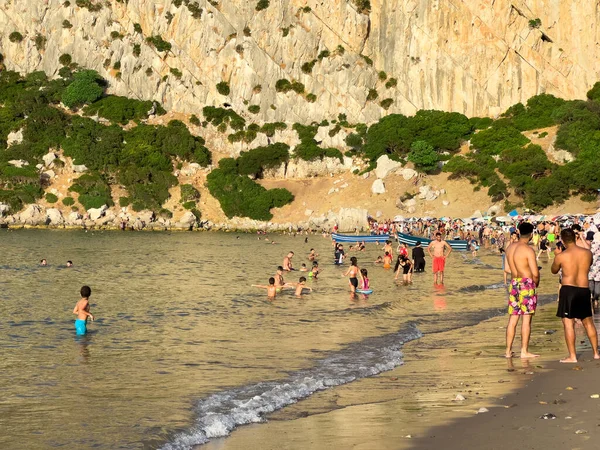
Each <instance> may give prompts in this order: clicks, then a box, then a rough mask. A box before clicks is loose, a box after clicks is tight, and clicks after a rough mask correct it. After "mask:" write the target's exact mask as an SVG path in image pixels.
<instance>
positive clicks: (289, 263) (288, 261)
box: [282, 252, 294, 272]
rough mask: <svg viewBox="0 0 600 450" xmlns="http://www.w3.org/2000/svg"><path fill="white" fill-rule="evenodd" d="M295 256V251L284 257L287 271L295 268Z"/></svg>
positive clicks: (284, 267) (284, 265) (284, 268)
mask: <svg viewBox="0 0 600 450" xmlns="http://www.w3.org/2000/svg"><path fill="white" fill-rule="evenodd" d="M293 257H294V252H289V253H288V254H287V255H286V257H285V258H283V266H282V267H283V270H285V271H286V272H291V271H292V270H294V268H293V267H292V258H293Z"/></svg>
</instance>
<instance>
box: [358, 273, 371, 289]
mask: <svg viewBox="0 0 600 450" xmlns="http://www.w3.org/2000/svg"><path fill="white" fill-rule="evenodd" d="M360 274H361V275H362V281H361V283H360V284H359V289H361V290H363V291H368V290H369V289H371V284H370V283H369V278H368V275H369V273H368V272H367V269H360Z"/></svg>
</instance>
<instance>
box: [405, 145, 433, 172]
mask: <svg viewBox="0 0 600 450" xmlns="http://www.w3.org/2000/svg"><path fill="white" fill-rule="evenodd" d="M408 160H409V161H410V162H412V163H413V164H414V165H415V168H416V169H417V170H419V171H422V172H431V171H433V170H435V169H436V168H437V163H438V161H439V155H438V153H437V152H436V151H435V149H434V148H433V146H432V145H430V144H429V143H427V142H425V141H415V142H413V143H412V144H411V146H410V152H409V154H408Z"/></svg>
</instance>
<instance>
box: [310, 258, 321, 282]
mask: <svg viewBox="0 0 600 450" xmlns="http://www.w3.org/2000/svg"><path fill="white" fill-rule="evenodd" d="M320 273H321V269H319V263H318V262H317V261H313V265H312V269H311V271H310V272H308V276H309V277H310V278H314V279H315V280H316V279H317V277H318V276H319V274H320Z"/></svg>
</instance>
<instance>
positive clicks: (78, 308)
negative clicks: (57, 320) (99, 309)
mask: <svg viewBox="0 0 600 450" xmlns="http://www.w3.org/2000/svg"><path fill="white" fill-rule="evenodd" d="M80 293H81V300H79V301H78V302H77V303H76V304H75V308H73V314H77V319H75V333H76V334H77V336H83V335H84V334H85V333H87V318H88V317H89V318H90V319H92V322H93V321H94V316H93V315H92V313H90V301H89V300H90V295H92V290H91V289H90V287H89V286H83V287H82V288H81V291H80Z"/></svg>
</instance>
